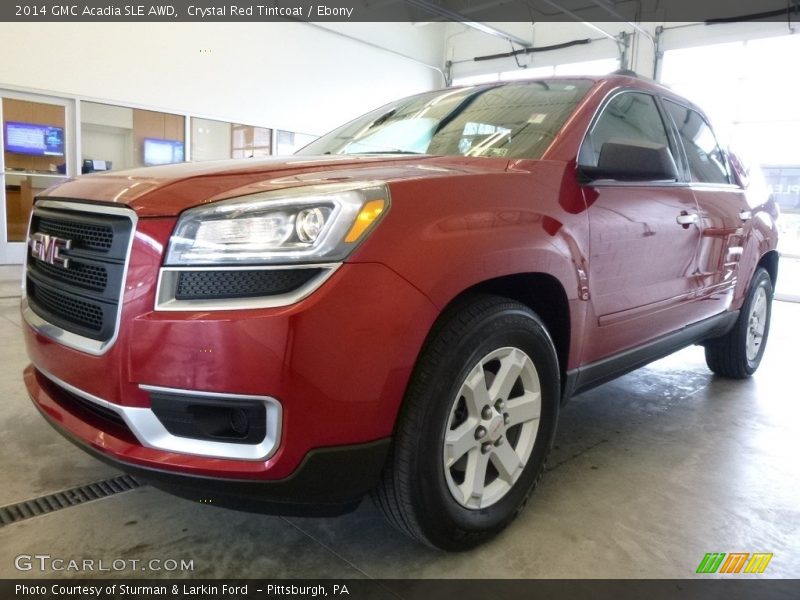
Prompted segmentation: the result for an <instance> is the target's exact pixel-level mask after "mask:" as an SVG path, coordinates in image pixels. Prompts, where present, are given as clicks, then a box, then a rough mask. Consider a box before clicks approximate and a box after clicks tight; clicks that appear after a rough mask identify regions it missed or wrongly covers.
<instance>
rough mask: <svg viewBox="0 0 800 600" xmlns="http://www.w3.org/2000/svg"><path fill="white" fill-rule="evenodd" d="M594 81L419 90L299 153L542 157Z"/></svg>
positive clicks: (578, 80) (334, 132)
mask: <svg viewBox="0 0 800 600" xmlns="http://www.w3.org/2000/svg"><path fill="white" fill-rule="evenodd" d="M592 84H593V83H592V81H589V80H584V79H552V80H544V79H543V80H537V81H527V82H513V83H507V84H500V85H493V86H475V87H467V88H459V89H449V90H438V91H436V92H428V93H425V94H419V95H417V96H412V97H410V98H405V99H403V100H399V101H397V102H393V103H392V104H388V105H386V106H384V107H382V108H379V109H378V110H375V111H373V112H371V113H368V114H366V115H364V116H363V117H360V118H358V119H356V120H355V121H352V122H351V123H348V124H347V125H344V126H343V127H340V128H338V129H335V130H334V131H332V132H331V133H329V134H327V135H324V136H322V137H321V138H320V139H318V140H317V141H316V142H313V143H311V144H309V145H308V146H306V147H305V148H303V149H302V150H301V151H300V152H299V153H298V154H304V155H314V154H317V155H318V154H382V153H398V154H408V153H412V154H417V153H418V154H435V155H445V156H487V157H507V158H539V157H541V156H542V154H543V153H544V151H545V150H546V149H547V148H548V146H549V145H550V143H551V142H552V140H553V138H554V137H555V135H556V134H557V133H558V131H559V130H560V129H561V127H562V126H563V125H564V122H565V121H566V119H567V117H569V115H570V114H571V113H572V111H573V110H574V109H575V107H576V106H577V104H578V102H580V100H581V99H582V98H583V97H584V96H585V95H586V92H588V91H589V89H590V88H591V87H592Z"/></svg>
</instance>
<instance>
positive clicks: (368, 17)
mask: <svg viewBox="0 0 800 600" xmlns="http://www.w3.org/2000/svg"><path fill="white" fill-rule="evenodd" d="M286 19H291V20H299V21H315V22H347V21H361V22H364V21H384V22H385V21H397V22H430V21H478V22H503V21H505V22H562V21H574V20H576V19H581V20H584V21H589V22H604V21H605V22H608V21H634V22H659V23H663V22H670V21H693V22H698V21H699V22H705V21H709V22H730V21H748V20H769V21H787V22H790V23H791V22H794V21H798V20H800V3H798V2H797V1H796V0H789V1H788V2H787V0H761V1H760V2H753V1H752V0H669V1H667V2H665V1H663V0H640V1H638V2H630V1H620V0H603V1H602V2H600V1H597V2H595V1H592V0H503V1H499V2H476V1H475V0H324V1H313V0H311V1H308V0H230V1H222V0H197V1H192V0H176V1H172V2H137V0H129V1H120V0H83V1H80V2H74V1H72V2H71V1H70V0H3V2H1V3H0V21H8V22H14V21H19V22H23V21H26V22H102V21H119V22H138V21H144V22H152V21H162V22H170V21H189V22H202V21H211V22H213V21H242V22H245V21H254V22H259V21H281V20H286Z"/></svg>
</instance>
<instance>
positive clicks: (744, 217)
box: [739, 210, 753, 221]
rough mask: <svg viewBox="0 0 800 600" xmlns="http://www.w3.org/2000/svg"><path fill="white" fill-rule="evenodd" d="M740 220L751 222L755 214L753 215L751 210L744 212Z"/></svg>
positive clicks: (740, 215) (741, 213)
mask: <svg viewBox="0 0 800 600" xmlns="http://www.w3.org/2000/svg"><path fill="white" fill-rule="evenodd" d="M739 218H740V219H741V220H742V221H749V220H750V219H752V218H753V213H751V212H750V211H749V210H743V211H742V212H740V213H739Z"/></svg>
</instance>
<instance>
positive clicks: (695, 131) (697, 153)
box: [664, 100, 730, 183]
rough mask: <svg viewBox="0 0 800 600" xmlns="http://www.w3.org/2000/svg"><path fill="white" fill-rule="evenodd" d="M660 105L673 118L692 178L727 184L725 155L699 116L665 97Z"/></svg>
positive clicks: (704, 181)
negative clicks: (662, 105)
mask: <svg viewBox="0 0 800 600" xmlns="http://www.w3.org/2000/svg"><path fill="white" fill-rule="evenodd" d="M664 107H665V108H666V109H667V112H668V113H669V114H670V116H671V117H672V120H673V121H675V126H676V127H677V128H678V133H679V134H680V137H681V140H682V141H683V147H684V148H685V149H686V157H687V159H688V160H689V173H690V174H691V176H692V181H698V182H703V183H730V176H729V173H728V166H727V163H726V161H725V155H724V154H723V153H722V151H721V150H720V148H719V144H717V138H715V137H714V132H713V131H711V127H709V126H708V123H706V122H705V120H704V119H703V117H701V116H700V115H699V114H698V113H697V112H696V111H693V110H691V109H690V108H686V107H685V106H681V105H679V104H675V103H674V102H670V101H669V100H665V101H664Z"/></svg>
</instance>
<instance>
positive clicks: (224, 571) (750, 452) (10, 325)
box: [0, 267, 800, 578]
mask: <svg viewBox="0 0 800 600" xmlns="http://www.w3.org/2000/svg"><path fill="white" fill-rule="evenodd" d="M18 277H19V275H18V270H17V269H9V268H2V267H0V397H1V398H2V399H3V402H2V403H0V448H2V453H3V460H2V467H0V469H2V475H0V478H1V480H2V482H3V485H2V486H0V505H7V504H11V503H15V502H19V501H22V500H26V499H30V498H34V497H37V496H40V495H42V494H46V493H51V492H55V491H59V490H63V489H67V488H71V487H75V486H77V485H81V484H85V483H89V482H93V481H97V480H101V479H104V478H107V477H110V476H114V475H116V474H117V473H116V472H115V471H114V470H113V469H111V468H109V467H106V466H104V465H102V464H101V463H99V462H96V461H95V460H94V459H92V458H90V457H89V456H87V455H84V454H83V453H82V452H81V451H79V450H77V449H76V448H74V447H73V446H72V445H71V444H69V443H67V442H66V441H65V440H63V439H62V438H61V437H60V436H59V435H58V434H57V433H55V432H54V431H53V430H51V428H50V427H49V426H48V425H47V424H46V423H45V422H44V421H43V420H42V418H41V417H40V416H39V415H38V414H37V413H36V411H35V410H34V408H33V407H32V406H31V405H30V403H29V401H28V399H27V397H26V395H25V392H24V390H23V386H22V382H21V378H20V372H21V370H22V368H23V367H24V365H25V364H26V359H25V355H24V351H23V348H22V343H21V340H20V321H19V316H18V308H17V307H18V299H17V298H14V297H11V298H9V297H7V296H15V295H16V293H17V292H18V289H19V284H18V281H19V280H18ZM773 319H774V320H773V328H772V334H771V339H770V344H769V348H768V350H767V353H766V356H765V358H764V362H763V364H762V367H761V369H760V370H759V372H758V374H757V375H756V376H755V377H754V378H753V379H751V380H748V381H743V382H733V381H727V380H724V379H719V378H715V377H714V376H712V375H711V373H710V372H709V371H708V370H707V369H706V367H705V363H704V361H703V355H702V350H701V349H700V348H696V347H694V348H689V349H687V350H684V351H683V352H680V353H679V354H676V355H673V356H672V357H669V358H667V359H665V360H662V361H660V362H658V363H654V364H653V365H651V366H649V367H646V368H643V369H640V370H639V371H636V372H634V373H632V374H630V375H627V376H626V377H623V378H621V379H619V380H617V381H615V382H612V383H609V384H607V385H605V386H603V387H601V388H599V389H597V390H594V391H592V392H590V393H587V394H584V395H582V396H580V397H578V398H576V399H575V400H574V401H572V402H571V403H570V404H569V405H568V406H567V407H566V409H565V410H564V411H563V412H562V417H561V423H560V428H559V433H558V437H557V440H556V447H555V449H554V451H553V453H552V455H551V457H550V461H549V465H548V471H549V472H548V473H547V474H546V476H545V478H544V479H543V481H542V483H541V485H540V487H539V489H538V490H537V492H536V494H535V495H534V497H533V498H532V500H531V502H530V504H529V505H528V507H527V508H526V510H525V511H524V512H523V513H522V514H521V515H520V517H519V518H518V520H517V521H516V522H515V523H514V524H513V525H512V526H511V527H510V528H509V529H508V530H507V531H506V532H505V533H503V534H502V535H501V536H499V537H498V538H497V539H496V540H495V541H493V542H491V543H489V544H487V545H486V546H484V547H481V548H479V549H477V550H475V551H473V552H470V553H466V554H458V555H448V554H443V553H437V552H434V551H431V550H428V549H426V548H423V547H421V546H419V545H417V544H415V543H414V542H412V541H410V540H408V539H406V538H405V537H403V536H402V535H400V534H398V533H396V532H395V531H394V530H393V529H391V528H390V527H389V526H387V525H386V524H385V523H384V522H383V520H382V518H381V516H380V514H379V513H378V511H377V510H376V509H375V508H374V507H373V506H372V504H371V503H370V502H369V501H366V502H364V503H363V504H362V506H361V507H360V508H359V509H358V510H357V511H356V512H355V513H352V514H350V515H347V516H344V517H340V518H335V519H320V520H317V519H301V518H280V517H269V516H262V515H252V514H245V513H237V512H233V511H227V510H224V509H218V508H213V507H208V506H201V505H198V504H193V503H191V502H189V501H185V500H181V499H177V498H174V497H171V496H169V495H167V494H164V493H162V492H159V491H157V490H154V489H152V488H149V487H142V488H140V489H137V490H134V491H130V492H126V493H122V494H118V495H115V496H112V497H109V498H106V499H103V500H98V501H95V502H91V503H88V504H84V505H81V506H76V507H72V508H68V509H65V510H61V511H58V512H55V513H52V514H49V515H44V516H40V517H36V518H32V519H28V520H26V521H21V522H19V523H16V524H13V525H8V526H5V527H2V528H0V577H3V578H9V577H15V576H20V575H24V576H25V577H46V576H48V575H49V576H53V575H55V576H59V573H52V572H45V573H40V572H36V571H31V572H27V573H24V574H22V573H19V572H18V571H16V570H15V568H14V558H15V557H16V556H18V555H20V554H49V555H51V556H54V557H64V558H78V559H84V558H88V559H94V560H101V559H102V560H103V561H106V562H110V561H112V560H114V559H139V560H142V561H145V560H149V559H153V558H156V559H168V558H171V559H177V560H180V559H193V560H194V571H193V572H191V573H188V572H187V573H184V575H185V576H197V577H223V576H224V577H230V578H247V577H258V578H277V577H321V578H327V577H331V578H362V577H367V578H406V577H480V578H503V577H507V578H512V577H514V578H539V577H552V578H686V577H692V576H693V574H694V572H695V569H696V568H697V565H698V564H699V562H700V560H701V559H702V558H703V556H704V554H705V553H706V552H772V553H774V558H773V559H772V562H771V563H770V564H769V567H768V569H767V571H766V575H767V576H769V577H792V578H798V577H800V461H798V458H797V457H798V455H800V402H798V393H797V389H796V387H795V386H796V385H797V380H796V377H797V369H798V362H797V354H796V343H797V334H798V332H800V304H790V303H785V302H776V304H775V307H774V313H773ZM63 575H71V576H91V573H83V574H80V573H78V574H76V573H72V574H67V573H64V574H63ZM115 575H130V576H134V577H137V576H138V577H144V576H150V577H158V576H159V575H160V573H154V572H145V573H142V572H139V571H133V570H132V571H123V572H121V573H115ZM170 575H171V576H175V575H180V574H177V573H171V574H170ZM706 577H707V576H706Z"/></svg>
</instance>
